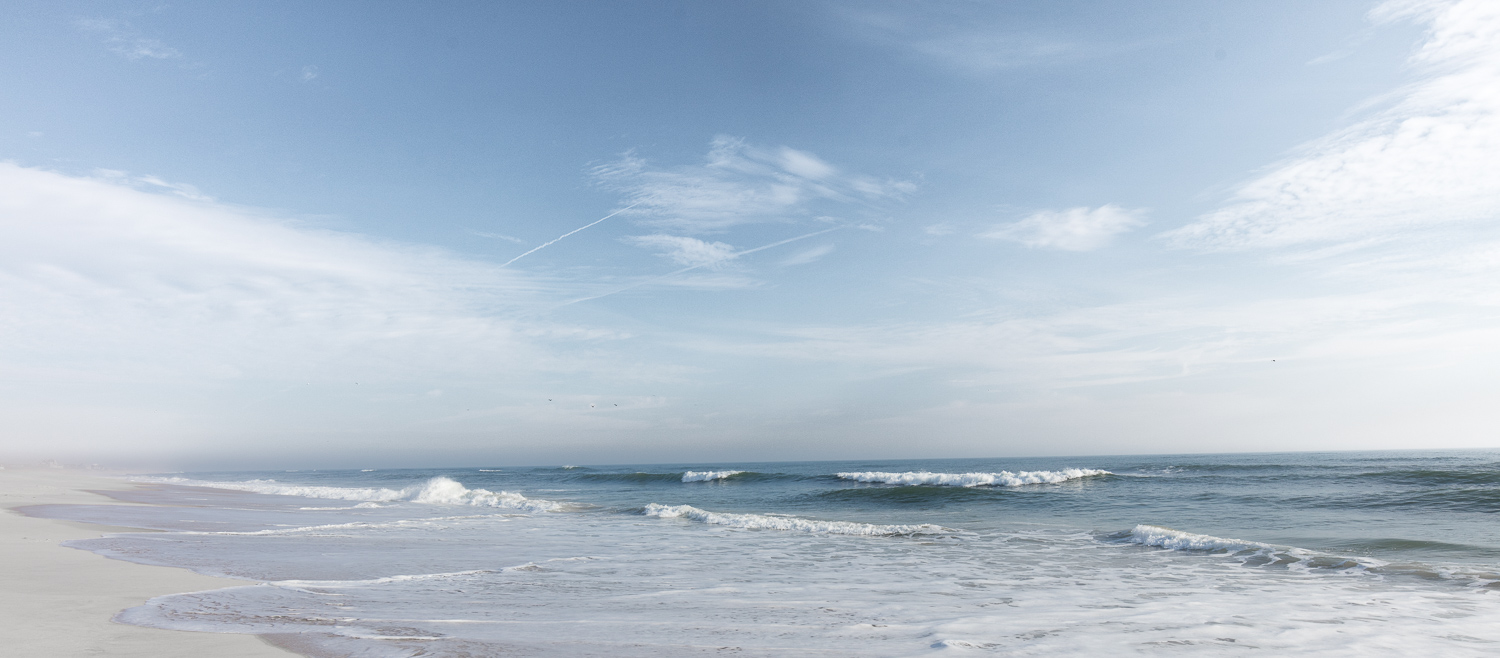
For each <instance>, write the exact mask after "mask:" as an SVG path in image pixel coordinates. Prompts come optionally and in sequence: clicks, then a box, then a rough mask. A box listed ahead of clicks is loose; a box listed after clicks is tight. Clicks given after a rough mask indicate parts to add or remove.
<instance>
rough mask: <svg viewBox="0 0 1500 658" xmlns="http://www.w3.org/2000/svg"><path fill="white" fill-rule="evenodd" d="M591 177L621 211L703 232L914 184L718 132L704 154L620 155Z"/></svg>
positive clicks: (787, 216) (809, 212)
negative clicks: (693, 159) (651, 158)
mask: <svg viewBox="0 0 1500 658" xmlns="http://www.w3.org/2000/svg"><path fill="white" fill-rule="evenodd" d="M590 173H591V175H592V176H593V178H594V180H595V181H596V182H597V183H599V184H600V185H603V186H605V187H607V188H609V189H614V190H618V191H620V192H622V193H623V194H624V195H625V199H624V202H623V203H622V204H621V205H622V206H626V205H631V204H634V207H633V208H630V209H629V210H627V211H625V214H627V215H632V216H635V217H638V218H640V221H641V222H642V223H644V224H648V225H652V226H658V227H661V228H664V229H668V230H676V231H681V232H686V233H711V232H716V231H723V230H725V229H728V228H730V227H733V226H736V225H740V224H749V223H757V222H779V221H789V220H794V219H797V218H801V217H808V216H813V215H815V214H816V212H815V211H816V206H818V205H819V204H855V205H865V206H869V205H871V204H876V203H881V202H888V201H891V200H896V199H900V198H902V197H904V196H906V195H907V194H910V193H911V192H912V191H913V190H914V189H915V186H914V185H913V184H911V183H909V182H905V181H895V180H879V179H876V178H873V177H870V176H863V175H857V174H847V173H843V172H841V171H839V169H838V168H837V167H834V166H833V165H831V164H829V163H827V162H825V161H823V160H822V159H820V158H818V157H817V156H815V155H813V154H811V153H807V152H805V151H798V150H796V149H792V148H789V147H785V146H783V147H779V148H774V149H764V148H758V147H753V146H750V145H747V144H746V143H745V142H744V140H741V139H737V138H732V137H725V136H720V137H717V138H715V139H714V140H713V143H712V147H711V148H710V150H709V153H708V157H707V158H706V161H705V162H704V163H702V164H698V165H685V166H679V167H670V168H659V167H655V166H652V165H651V164H650V163H648V162H647V161H645V160H643V159H641V158H639V157H637V156H635V155H634V154H626V155H625V156H624V157H622V158H621V159H620V160H618V161H615V162H611V163H607V164H603V165H599V166H597V167H594V168H593V169H592V170H591V172H590Z"/></svg>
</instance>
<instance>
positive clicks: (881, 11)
mask: <svg viewBox="0 0 1500 658" xmlns="http://www.w3.org/2000/svg"><path fill="white" fill-rule="evenodd" d="M856 7H857V9H853V10H849V11H845V12H843V16H844V18H845V19H846V20H847V22H848V24H849V25H850V26H851V27H852V28H853V29H854V30H855V31H856V33H858V34H859V35H860V36H862V37H864V38H866V39H869V40H871V41H874V42H877V43H882V44H887V45H889V46H891V47H894V48H899V49H902V50H906V51H909V52H911V53H914V54H916V55H918V56H920V57H923V58H925V59H928V60H931V61H933V62H935V63H938V64H941V65H943V66H947V67H950V68H953V69H956V70H959V71H963V72H966V73H990V72H995V71H1004V70H1010V69H1016V68H1021V67H1032V66H1044V65H1051V64H1060V63H1067V62H1075V61H1080V60H1086V59H1092V58H1095V57H1101V56H1105V55H1108V54H1111V53H1118V52H1122V51H1125V50H1129V49H1133V48H1137V47H1139V45H1138V44H1128V43H1108V42H1102V41H1100V40H1099V39H1098V38H1096V37H1095V38H1090V37H1085V36H1080V35H1068V34H1060V33H1057V32H1055V31H1049V30H1046V29H1042V28H1038V27H1032V28H1025V27H1017V26H1016V25H1014V21H1008V20H1006V18H1005V17H1003V16H1000V15H996V13H995V12H993V11H989V10H991V9H994V6H992V5H986V4H984V3H948V4H946V5H944V4H941V3H935V4H922V5H913V4H910V3H907V4H887V5H886V6H885V7H879V6H874V7H872V6H870V5H856Z"/></svg>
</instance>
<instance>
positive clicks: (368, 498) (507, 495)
mask: <svg viewBox="0 0 1500 658" xmlns="http://www.w3.org/2000/svg"><path fill="white" fill-rule="evenodd" d="M137 479H138V480H139V481H142V482H157V483H161V484H175V485H179V486H189V487H206V488H212V489H229V490H231V491H247V492H250V493H260V494H270V495H275V496H301V497H303V498H323V499H328V500H351V501H353V500H358V501H365V502H370V503H389V502H402V501H404V502H412V503H425V504H429V505H471V506H474V507H500V508H505V509H519V510H525V511H527V512H554V511H557V510H560V509H564V508H565V507H566V505H565V504H563V503H559V502H556V501H551V500H541V499H537V498H527V497H525V496H522V495H521V494H518V493H512V492H509V491H489V490H487V489H470V488H468V487H465V486H464V485H462V484H459V483H458V482H457V481H454V480H453V479H451V478H446V477H443V476H438V477H435V478H432V479H430V480H428V481H426V482H423V483H422V484H414V485H412V486H409V487H406V488H403V489H386V488H368V487H365V488H362V487H321V486H304V485H287V484H281V483H278V482H276V481H275V480H249V481H246V482H210V481H206V480H190V479H187V478H179V477H171V478H137ZM355 507H361V505H356V506H355Z"/></svg>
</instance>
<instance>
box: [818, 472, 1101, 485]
mask: <svg viewBox="0 0 1500 658" xmlns="http://www.w3.org/2000/svg"><path fill="white" fill-rule="evenodd" d="M1096 475H1111V473H1110V472H1109V471H1106V470H1102V469H1097V468H1065V469H1062V470H1060V471H1020V472H1018V473H1012V472H1010V471H1000V472H999V473H930V472H927V471H916V472H913V471H908V472H905V473H882V472H878V471H866V472H859V473H839V474H838V476H839V477H840V478H842V479H845V480H855V481H858V482H873V483H879V484H900V485H938V486H945V487H1019V486H1022V485H1027V484H1057V483H1059V482H1067V481H1068V480H1076V479H1078V478H1086V477H1094V476H1096Z"/></svg>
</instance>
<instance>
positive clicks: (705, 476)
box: [682, 471, 744, 482]
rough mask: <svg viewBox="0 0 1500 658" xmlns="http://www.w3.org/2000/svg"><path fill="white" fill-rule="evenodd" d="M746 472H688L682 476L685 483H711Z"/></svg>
mask: <svg viewBox="0 0 1500 658" xmlns="http://www.w3.org/2000/svg"><path fill="white" fill-rule="evenodd" d="M740 473H744V471H688V472H686V473H683V474H682V481H683V482H711V481H713V480H724V479H728V478H732V477H734V476H736V475H739V474H740Z"/></svg>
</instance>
